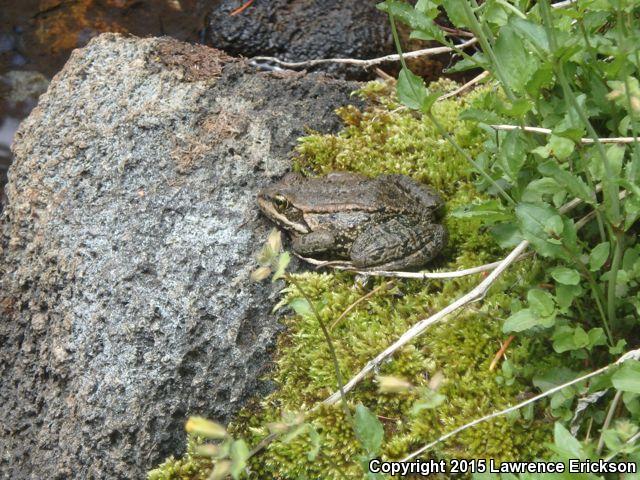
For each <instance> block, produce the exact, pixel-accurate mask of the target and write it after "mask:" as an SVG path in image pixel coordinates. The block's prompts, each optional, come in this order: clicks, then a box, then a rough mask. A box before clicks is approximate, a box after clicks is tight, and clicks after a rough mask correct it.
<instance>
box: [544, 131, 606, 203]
mask: <svg viewBox="0 0 640 480" xmlns="http://www.w3.org/2000/svg"><path fill="white" fill-rule="evenodd" d="M558 138H560V137H558ZM569 141H570V140H569ZM538 171H539V172H540V173H541V174H542V175H545V176H547V177H551V178H553V179H554V180H555V181H556V182H558V184H560V185H562V186H564V187H565V188H566V189H567V190H569V192H571V194H572V195H573V196H575V197H578V198H579V199H581V200H583V201H584V202H585V203H588V204H591V205H593V204H594V203H595V200H594V195H593V193H592V191H591V189H590V188H589V187H588V186H587V184H586V183H584V181H583V180H582V179H581V178H580V177H577V176H575V175H574V174H572V173H571V172H569V171H567V170H564V169H563V168H561V167H560V166H559V165H558V163H557V162H554V161H553V160H549V161H547V162H544V163H543V164H541V165H538Z"/></svg>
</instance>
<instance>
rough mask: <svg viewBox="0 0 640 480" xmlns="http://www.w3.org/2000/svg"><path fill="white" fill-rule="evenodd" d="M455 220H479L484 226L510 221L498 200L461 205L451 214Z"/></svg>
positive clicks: (510, 217) (511, 216)
mask: <svg viewBox="0 0 640 480" xmlns="http://www.w3.org/2000/svg"><path fill="white" fill-rule="evenodd" d="M451 215H452V216H453V217H455V218H479V219H481V220H482V221H483V223H484V224H485V225H492V224H494V223H496V222H503V221H505V220H511V219H512V218H513V214H511V213H510V212H509V211H508V210H507V209H506V208H505V206H504V205H503V204H502V203H501V202H500V201H498V200H485V201H483V202H477V203H472V204H470V205H463V206H461V207H458V208H456V209H455V210H453V211H452V212H451Z"/></svg>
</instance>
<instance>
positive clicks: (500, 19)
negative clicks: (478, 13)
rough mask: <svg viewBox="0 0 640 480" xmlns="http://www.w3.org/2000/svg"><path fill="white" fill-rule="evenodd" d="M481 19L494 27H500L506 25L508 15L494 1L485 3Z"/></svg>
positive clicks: (490, 0)
mask: <svg viewBox="0 0 640 480" xmlns="http://www.w3.org/2000/svg"><path fill="white" fill-rule="evenodd" d="M482 18H483V19H484V20H485V21H487V22H489V23H493V24H494V25H498V26H502V25H506V24H507V22H508V20H509V14H508V13H507V11H506V10H505V8H504V7H503V6H502V5H500V4H499V3H498V2H497V1H495V0H489V1H487V2H486V7H485V9H484V14H483V15H482Z"/></svg>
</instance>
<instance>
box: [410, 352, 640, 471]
mask: <svg viewBox="0 0 640 480" xmlns="http://www.w3.org/2000/svg"><path fill="white" fill-rule="evenodd" d="M638 358H640V349H637V350H631V351H630V352H627V353H625V354H624V355H622V356H621V357H620V358H619V359H618V360H616V361H615V362H614V363H610V364H609V365H606V366H604V367H602V368H599V369H598V370H595V371H593V372H591V373H587V374H586V375H582V376H581V377H578V378H574V379H573V380H571V381H570V382H567V383H563V384H562V385H558V386H557V387H553V388H550V389H549V390H547V391H545V392H542V393H541V394H539V395H536V396H535V397H531V398H530V399H528V400H525V401H524V402H521V403H518V404H517V405H514V406H512V407H509V408H505V409H504V410H500V411H499V412H494V413H491V414H489V415H485V416H484V417H481V418H478V419H476V420H474V421H472V422H469V423H466V424H464V425H462V426H461V427H458V428H456V429H455V430H452V431H451V432H449V433H447V434H445V435H442V436H441V437H439V438H438V439H437V440H434V441H433V442H431V443H429V444H427V445H425V446H423V447H421V448H419V449H418V450H416V451H415V452H413V453H411V454H410V455H408V456H406V457H405V458H403V459H402V460H401V462H408V461H409V460H411V459H413V458H416V457H417V456H418V455H420V454H422V453H424V452H426V451H427V450H429V449H430V448H432V447H433V446H435V445H437V444H438V443H440V442H443V441H445V440H447V439H448V438H451V437H453V436H454V435H456V434H457V433H460V432H462V431H463V430H466V429H468V428H471V427H474V426H476V425H478V424H479V423H482V422H486V421H487V420H491V419H492V418H496V417H500V416H502V415H507V414H508V413H511V412H515V411H516V410H519V409H521V408H522V407H526V406H527V405H529V404H531V403H534V402H537V401H538V400H540V399H541V398H544V397H548V396H550V395H553V394H554V393H556V392H559V391H560V390H562V389H564V388H567V387H570V386H571V385H575V384H576V383H580V382H582V381H584V380H587V379H589V378H591V377H595V376H596V375H600V374H602V373H604V372H606V371H607V370H609V369H610V368H611V367H613V366H615V365H621V364H622V363H624V362H626V361H627V360H637V359H638Z"/></svg>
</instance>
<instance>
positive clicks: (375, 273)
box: [294, 253, 531, 280]
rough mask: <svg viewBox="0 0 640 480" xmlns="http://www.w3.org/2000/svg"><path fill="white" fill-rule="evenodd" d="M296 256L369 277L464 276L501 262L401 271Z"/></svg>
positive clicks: (490, 268) (320, 264)
mask: <svg viewBox="0 0 640 480" xmlns="http://www.w3.org/2000/svg"><path fill="white" fill-rule="evenodd" d="M294 255H295V253H294ZM296 256H297V257H298V258H299V259H301V260H303V261H305V262H307V263H310V264H311V265H315V266H316V267H318V268H322V267H332V268H335V269H336V270H343V271H345V272H350V273H355V274H358V275H364V276H369V277H390V278H411V279H416V280H426V279H447V278H460V277H466V276H467V275H473V274H476V273H482V272H489V271H491V270H494V269H495V268H496V267H497V266H498V265H500V262H501V260H499V261H497V262H491V263H486V264H484V265H480V266H478V267H472V268H465V269H464V270H452V271H448V272H402V271H396V270H356V269H354V268H353V267H351V266H350V265H349V262H340V261H334V262H327V261H324V260H316V259H314V258H308V257H301V256H300V255H296ZM529 256H531V254H530V253H524V254H522V255H520V257H519V258H518V260H523V259H525V258H527V257H529Z"/></svg>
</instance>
